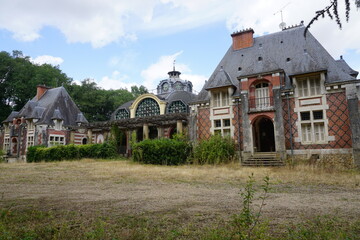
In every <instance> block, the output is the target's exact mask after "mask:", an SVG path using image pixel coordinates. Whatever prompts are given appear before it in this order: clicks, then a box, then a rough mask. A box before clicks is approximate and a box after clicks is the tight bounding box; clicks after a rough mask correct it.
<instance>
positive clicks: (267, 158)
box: [242, 152, 285, 167]
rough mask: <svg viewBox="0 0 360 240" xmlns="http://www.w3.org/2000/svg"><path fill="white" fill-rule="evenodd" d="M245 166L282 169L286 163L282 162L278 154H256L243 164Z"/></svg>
mask: <svg viewBox="0 0 360 240" xmlns="http://www.w3.org/2000/svg"><path fill="white" fill-rule="evenodd" d="M242 165H243V166H247V167H280V166H284V165H285V163H284V162H283V161H282V160H280V156H279V154H278V153H276V152H256V153H254V154H253V156H251V157H250V158H248V159H247V160H244V161H243V162H242Z"/></svg>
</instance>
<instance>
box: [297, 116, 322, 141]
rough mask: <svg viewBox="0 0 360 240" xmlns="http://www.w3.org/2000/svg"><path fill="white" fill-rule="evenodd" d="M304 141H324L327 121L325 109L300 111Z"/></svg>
mask: <svg viewBox="0 0 360 240" xmlns="http://www.w3.org/2000/svg"><path fill="white" fill-rule="evenodd" d="M300 120H301V137H302V140H301V141H302V143H323V142H324V141H325V121H324V112H323V110H316V111H306V112H300Z"/></svg>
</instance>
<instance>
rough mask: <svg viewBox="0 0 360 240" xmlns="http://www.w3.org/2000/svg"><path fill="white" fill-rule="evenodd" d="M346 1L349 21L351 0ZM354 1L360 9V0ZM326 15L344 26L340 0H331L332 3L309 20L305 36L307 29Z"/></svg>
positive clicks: (346, 13) (340, 25)
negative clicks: (339, 5)
mask: <svg viewBox="0 0 360 240" xmlns="http://www.w3.org/2000/svg"><path fill="white" fill-rule="evenodd" d="M344 1H345V16H346V22H348V21H349V18H350V0H344ZM354 2H355V6H356V7H357V8H358V9H359V8H360V0H354ZM325 16H328V17H329V18H330V19H331V20H335V21H336V23H337V25H338V26H339V28H340V29H341V28H342V24H341V20H340V17H339V12H338V0H331V1H330V5H328V6H326V7H325V8H324V9H322V10H319V11H316V15H315V17H313V18H312V19H311V21H310V22H309V24H308V25H307V26H306V27H305V31H304V36H305V37H306V33H307V31H308V30H309V28H310V27H311V25H312V24H313V23H314V22H315V21H317V20H319V18H320V17H322V18H325Z"/></svg>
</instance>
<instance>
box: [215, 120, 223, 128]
mask: <svg viewBox="0 0 360 240" xmlns="http://www.w3.org/2000/svg"><path fill="white" fill-rule="evenodd" d="M214 125H215V127H216V128H218V127H221V120H215V121H214Z"/></svg>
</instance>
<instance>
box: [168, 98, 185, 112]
mask: <svg viewBox="0 0 360 240" xmlns="http://www.w3.org/2000/svg"><path fill="white" fill-rule="evenodd" d="M186 112H187V107H186V105H185V104H184V103H183V102H182V101H179V100H178V101H173V102H172V103H171V104H170V106H169V113H186Z"/></svg>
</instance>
